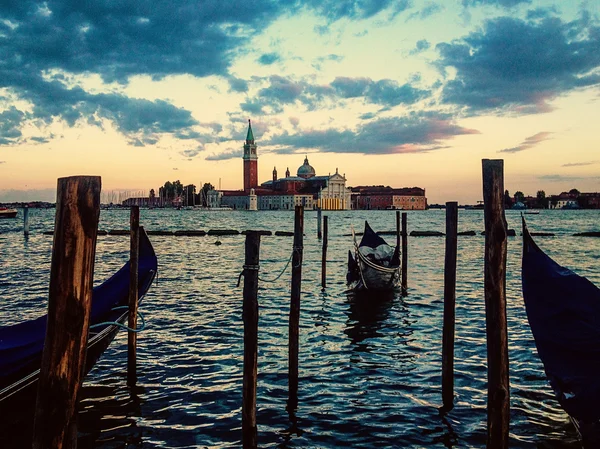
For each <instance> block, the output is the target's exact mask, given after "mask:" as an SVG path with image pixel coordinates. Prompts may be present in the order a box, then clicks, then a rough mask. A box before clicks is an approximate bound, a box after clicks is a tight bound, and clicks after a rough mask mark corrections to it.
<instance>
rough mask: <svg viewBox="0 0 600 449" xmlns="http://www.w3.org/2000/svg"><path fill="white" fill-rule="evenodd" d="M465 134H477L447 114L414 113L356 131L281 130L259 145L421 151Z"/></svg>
mask: <svg viewBox="0 0 600 449" xmlns="http://www.w3.org/2000/svg"><path fill="white" fill-rule="evenodd" d="M467 134H478V131H476V130H473V129H468V128H464V127H461V126H459V125H456V124H455V123H454V122H453V121H452V119H451V117H450V116H449V115H445V114H439V113H419V114H417V113H413V114H409V115H408V116H406V117H393V118H380V119H377V120H374V121H371V122H367V123H365V124H362V125H361V126H359V127H358V128H357V130H356V131H351V130H338V129H334V128H329V129H324V130H314V129H305V130H300V131H298V132H297V133H295V134H289V133H288V132H287V131H284V132H282V133H280V134H278V135H274V136H272V137H271V138H270V139H268V140H267V141H265V142H262V145H265V146H272V147H274V152H275V153H284V154H287V153H295V152H299V151H305V150H313V149H316V150H319V151H320V152H327V153H360V154H397V153H423V152H428V151H433V150H437V149H441V148H445V146H444V145H443V142H444V141H445V140H448V139H452V138H453V137H455V136H459V135H467Z"/></svg>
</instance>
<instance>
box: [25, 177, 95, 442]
mask: <svg viewBox="0 0 600 449" xmlns="http://www.w3.org/2000/svg"><path fill="white" fill-rule="evenodd" d="M100 187H101V181H100V177H99V176H73V177H69V178H60V179H59V180H58V188H57V194H56V218H55V221H54V242H53V245H52V266H51V269H50V290H49V295H48V324H47V328H46V341H45V344H44V351H43V355H42V365H41V370H40V377H39V383H38V393H37V403H36V412H35V418H34V426H33V448H34V449H63V448H64V449H71V448H76V447H77V424H76V403H77V395H78V394H79V388H80V386H81V382H82V380H83V376H84V372H85V356H86V346H87V337H88V331H89V324H90V323H89V320H90V310H91V305H92V285H93V275H94V257H95V253H96V236H97V233H98V219H99V217H100Z"/></svg>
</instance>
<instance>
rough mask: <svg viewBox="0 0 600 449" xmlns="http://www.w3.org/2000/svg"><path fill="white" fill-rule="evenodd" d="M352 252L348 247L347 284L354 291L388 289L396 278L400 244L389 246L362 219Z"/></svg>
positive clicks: (391, 287) (392, 287) (397, 275)
mask: <svg viewBox="0 0 600 449" xmlns="http://www.w3.org/2000/svg"><path fill="white" fill-rule="evenodd" d="M352 234H353V238H354V255H353V254H352V251H348V273H347V275H346V281H347V283H348V287H349V288H350V289H351V290H354V291H365V290H371V291H392V290H394V289H395V288H396V287H397V286H398V283H399V280H400V247H399V246H396V248H393V247H391V246H390V245H388V244H387V242H386V241H385V240H384V239H383V238H382V237H380V236H379V235H377V233H376V232H375V231H373V229H371V226H369V223H368V222H367V221H365V232H364V233H363V236H362V238H361V240H360V243H357V241H356V236H355V235H354V230H353V231H352Z"/></svg>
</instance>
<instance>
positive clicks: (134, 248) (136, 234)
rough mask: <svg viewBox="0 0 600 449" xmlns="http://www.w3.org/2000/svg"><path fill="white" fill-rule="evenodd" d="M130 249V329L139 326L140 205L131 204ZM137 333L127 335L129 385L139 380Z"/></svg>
mask: <svg viewBox="0 0 600 449" xmlns="http://www.w3.org/2000/svg"><path fill="white" fill-rule="evenodd" d="M129 221H130V226H131V231H130V245H129V246H130V249H129V270H130V271H129V317H128V318H129V319H128V326H129V328H130V329H136V328H137V310H138V269H139V257H140V207H139V206H131V212H130V217H129ZM136 351H137V334H136V333H135V332H131V331H129V333H128V335H127V385H129V386H130V387H133V386H135V384H136V382H137V372H136V360H137V355H136Z"/></svg>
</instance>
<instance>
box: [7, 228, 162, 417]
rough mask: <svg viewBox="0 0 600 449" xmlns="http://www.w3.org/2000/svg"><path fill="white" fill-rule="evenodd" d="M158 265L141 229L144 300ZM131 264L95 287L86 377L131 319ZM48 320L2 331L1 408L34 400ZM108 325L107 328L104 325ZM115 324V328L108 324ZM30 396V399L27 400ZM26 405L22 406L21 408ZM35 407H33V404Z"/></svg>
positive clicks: (140, 286)
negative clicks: (128, 308)
mask: <svg viewBox="0 0 600 449" xmlns="http://www.w3.org/2000/svg"><path fill="white" fill-rule="evenodd" d="M157 267H158V261H157V258H156V254H155V253H154V249H153V248H152V244H151V243H150V240H149V239H148V236H147V234H146V232H145V231H144V229H143V228H141V227H140V246H139V270H138V292H139V298H140V299H141V298H142V297H143V296H144V295H145V294H146V292H147V291H148V289H149V288H150V285H151V284H152V281H153V280H154V277H155V275H156V272H157ZM129 272H130V269H129V262H127V263H126V264H125V265H124V266H123V267H122V268H121V269H120V270H119V271H117V272H116V273H115V274H114V275H112V276H111V277H110V278H109V279H108V280H106V281H105V282H103V283H102V284H100V285H98V286H97V287H94V289H93V294H92V310H91V313H90V326H91V327H90V332H89V335H88V348H87V355H86V367H85V372H86V374H87V373H88V372H89V370H90V369H92V367H93V366H94V364H95V363H96V361H97V360H98V359H99V358H100V356H101V355H102V353H103V352H104V351H105V350H106V348H107V347H108V345H109V344H110V343H111V341H112V340H113V339H114V337H115V335H116V334H117V331H118V330H119V328H120V326H119V325H117V324H113V323H121V324H122V323H123V322H124V321H125V320H126V319H127V315H128V310H127V305H128V303H129ZM46 322H47V316H46V315H44V316H42V317H40V318H37V319H34V320H29V321H25V322H23V323H19V324H15V325H12V326H4V327H0V407H1V408H5V407H8V404H9V403H12V402H13V401H19V402H22V401H21V399H22V398H23V397H31V396H32V392H33V393H35V386H36V385H37V380H38V376H39V372H40V365H41V358H42V351H43V347H44V340H45V337H46ZM103 323H106V324H103ZM108 323H111V324H108ZM27 395H29V396H27ZM23 405H24V404H22V403H20V407H23ZM32 405H33V404H32Z"/></svg>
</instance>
